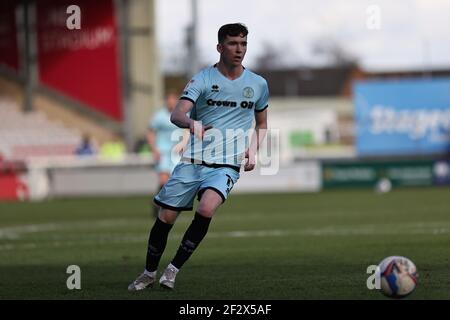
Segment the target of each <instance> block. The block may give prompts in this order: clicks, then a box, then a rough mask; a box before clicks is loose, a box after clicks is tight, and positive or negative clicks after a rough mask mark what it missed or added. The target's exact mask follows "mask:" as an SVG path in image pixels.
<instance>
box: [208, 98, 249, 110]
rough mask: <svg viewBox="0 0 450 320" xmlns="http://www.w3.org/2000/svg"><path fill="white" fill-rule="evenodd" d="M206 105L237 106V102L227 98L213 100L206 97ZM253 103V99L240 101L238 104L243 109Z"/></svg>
mask: <svg viewBox="0 0 450 320" xmlns="http://www.w3.org/2000/svg"><path fill="white" fill-rule="evenodd" d="M206 104H207V105H208V106H211V107H214V106H217V107H232V108H234V107H237V105H238V103H237V102H236V101H228V100H213V99H208V100H207V101H206ZM254 105H255V103H254V102H253V101H242V102H241V103H240V104H239V106H240V107H241V108H243V109H252V108H253V106H254Z"/></svg>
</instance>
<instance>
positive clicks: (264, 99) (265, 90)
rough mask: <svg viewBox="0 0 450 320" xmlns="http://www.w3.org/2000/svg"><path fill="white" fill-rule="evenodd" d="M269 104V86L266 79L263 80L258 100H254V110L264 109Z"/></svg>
mask: <svg viewBox="0 0 450 320" xmlns="http://www.w3.org/2000/svg"><path fill="white" fill-rule="evenodd" d="M268 106H269V87H268V86H267V81H266V80H264V83H263V85H262V88H261V96H260V97H259V99H258V101H256V107H255V111H256V112H262V111H264V110H266V108H267V107H268Z"/></svg>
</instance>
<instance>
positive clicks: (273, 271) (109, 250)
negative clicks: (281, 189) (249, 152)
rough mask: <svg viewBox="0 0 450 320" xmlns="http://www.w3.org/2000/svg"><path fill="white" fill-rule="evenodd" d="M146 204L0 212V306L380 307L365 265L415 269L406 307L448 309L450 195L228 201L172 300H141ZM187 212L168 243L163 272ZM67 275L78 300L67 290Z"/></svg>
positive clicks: (20, 207)
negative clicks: (336, 303) (252, 303)
mask: <svg viewBox="0 0 450 320" xmlns="http://www.w3.org/2000/svg"><path fill="white" fill-rule="evenodd" d="M149 199H150V197H148V198H144V197H139V198H136V197H134V198H88V199H65V200H52V201H46V202H41V203H0V299H149V300H162V299H164V300H168V299H233V300H234V299H385V298H384V296H382V294H381V293H380V292H378V291H376V290H372V291H371V290H368V289H367V286H366V281H367V278H368V277H369V274H367V273H366V270H367V267H368V266H369V265H373V264H378V263H379V262H380V261H381V260H382V259H383V258H385V257H387V256H390V255H403V256H406V257H408V258H410V259H411V260H412V261H413V262H414V263H415V264H416V265H417V267H418V271H419V284H418V286H417V289H416V291H415V292H414V293H413V294H412V295H411V296H409V297H408V298H407V299H448V298H450V268H449V265H450V261H449V259H450V189H449V188H440V189H432V188H430V189H425V188H424V189H397V190H394V191H393V192H391V193H388V194H383V195H379V194H375V193H374V192H372V191H371V190H343V191H326V192H322V193H318V194H294V193H292V194H252V195H238V194H235V195H231V197H230V199H229V200H228V201H227V202H226V203H225V204H224V205H223V206H222V207H221V208H220V209H219V211H218V212H217V214H216V216H215V218H214V219H213V221H212V224H211V226H210V229H209V233H208V235H207V236H206V238H205V240H204V241H203V242H202V243H201V245H200V247H199V249H198V250H197V251H196V252H195V253H194V255H193V256H192V257H191V259H190V260H189V261H188V262H187V263H186V265H185V266H184V268H183V269H182V270H181V272H180V273H179V274H178V277H177V282H176V288H175V291H172V292H170V291H165V290H163V289H161V288H160V287H159V286H155V287H154V288H153V289H147V290H144V291H141V292H137V293H130V292H128V291H127V286H128V284H129V283H130V282H131V281H132V280H134V279H135V277H136V276H137V275H138V274H140V273H141V272H142V271H143V268H144V262H145V252H146V246H147V237H148V231H149V228H150V227H151V225H152V224H153V218H152V217H151V214H150V209H149V203H150V200H149ZM191 219H192V212H183V213H182V214H181V216H180V217H179V219H178V221H177V223H176V225H175V227H174V228H173V229H172V232H171V234H170V236H169V241H168V245H167V248H166V252H165V254H164V255H163V258H162V260H161V264H160V270H159V271H160V272H161V271H162V270H163V268H164V267H165V266H166V265H167V263H168V262H169V261H170V259H171V258H172V257H173V255H174V254H175V251H176V249H177V248H178V244H179V242H180V239H181V237H182V235H183V233H184V230H185V229H186V227H187V226H188V224H189V223H190V221H191ZM69 265H78V266H79V267H80V268H81V290H68V289H67V287H66V280H67V278H68V277H69V276H70V274H67V273H66V269H67V267H68V266H69Z"/></svg>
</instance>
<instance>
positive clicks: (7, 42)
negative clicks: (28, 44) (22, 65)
mask: <svg viewBox="0 0 450 320" xmlns="http://www.w3.org/2000/svg"><path fill="white" fill-rule="evenodd" d="M17 3H19V2H18V1H12V0H2V1H0V64H3V65H5V66H7V67H9V68H10V69H12V70H15V71H19V48H18V45H17V27H16V7H17Z"/></svg>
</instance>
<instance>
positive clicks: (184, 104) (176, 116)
mask: <svg viewBox="0 0 450 320" xmlns="http://www.w3.org/2000/svg"><path fill="white" fill-rule="evenodd" d="M193 106H194V103H193V102H192V101H190V100H186V99H180V100H179V101H178V104H177V105H176V107H175V109H174V110H173V111H172V114H171V115H170V121H172V123H173V124H174V125H176V126H177V127H179V128H186V129H189V131H190V132H191V133H192V134H195V135H196V136H197V137H198V138H199V139H200V140H203V136H204V134H205V131H206V130H208V129H211V128H212V126H203V125H202V123H201V122H200V121H195V120H194V119H191V118H189V117H188V116H187V115H186V114H187V113H188V112H189V111H191V109H192V107H193Z"/></svg>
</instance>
